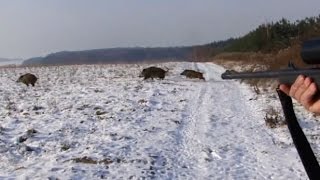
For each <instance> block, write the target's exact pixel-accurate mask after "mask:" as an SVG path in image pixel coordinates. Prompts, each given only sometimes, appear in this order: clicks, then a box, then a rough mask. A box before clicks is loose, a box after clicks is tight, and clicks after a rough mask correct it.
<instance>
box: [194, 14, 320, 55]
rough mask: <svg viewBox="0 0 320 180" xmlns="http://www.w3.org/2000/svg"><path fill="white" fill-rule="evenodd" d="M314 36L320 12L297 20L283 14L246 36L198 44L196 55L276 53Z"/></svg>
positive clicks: (319, 27)
mask: <svg viewBox="0 0 320 180" xmlns="http://www.w3.org/2000/svg"><path fill="white" fill-rule="evenodd" d="M314 37H320V15H319V16H317V17H307V18H305V19H303V20H296V21H295V22H290V21H289V20H287V19H285V18H282V19H281V20H279V21H277V22H270V23H266V24H262V25H260V26H259V27H257V28H256V29H255V30H253V31H251V32H249V33H248V34H246V35H244V36H243V37H238V38H230V39H228V40H225V41H217V42H213V43H210V44H205V45H202V46H196V47H194V50H193V56H194V57H195V58H206V57H213V56H215V55H217V54H219V53H222V52H262V53H272V52H277V51H279V50H280V49H284V48H287V47H289V46H291V45H292V44H295V43H301V42H302V41H304V40H307V39H311V38H314Z"/></svg>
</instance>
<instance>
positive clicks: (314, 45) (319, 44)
mask: <svg viewBox="0 0 320 180" xmlns="http://www.w3.org/2000/svg"><path fill="white" fill-rule="evenodd" d="M301 57H302V59H303V61H304V62H305V63H307V64H320V38H316V39H311V40H308V41H305V42H304V43H303V44H302V49H301Z"/></svg>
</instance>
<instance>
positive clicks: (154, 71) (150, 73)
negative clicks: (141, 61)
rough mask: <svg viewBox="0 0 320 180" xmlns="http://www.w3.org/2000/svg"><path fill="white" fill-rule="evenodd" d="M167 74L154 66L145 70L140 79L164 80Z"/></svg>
mask: <svg viewBox="0 0 320 180" xmlns="http://www.w3.org/2000/svg"><path fill="white" fill-rule="evenodd" d="M166 73H167V71H165V70H163V69H161V68H158V67H154V66H152V67H148V68H145V69H143V70H142V72H141V74H140V76H139V77H144V79H149V78H151V79H153V78H159V79H164V77H165V75H166Z"/></svg>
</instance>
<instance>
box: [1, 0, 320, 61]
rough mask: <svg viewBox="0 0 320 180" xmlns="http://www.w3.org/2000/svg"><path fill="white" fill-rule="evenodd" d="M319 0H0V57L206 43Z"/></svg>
mask: <svg viewBox="0 0 320 180" xmlns="http://www.w3.org/2000/svg"><path fill="white" fill-rule="evenodd" d="M319 7H320V1H319V0H307V1H301V0H281V1H279V0H268V1H266V0H67V1H66V0H0V57H6V58H23V59H27V58H31V57H36V56H45V55H47V54H49V53H53V52H58V51H64V50H67V51H74V50H88V49H99V48H114V47H137V46H139V47H163V46H188V45H198V44H206V43H210V42H213V41H218V40H225V39H228V38H230V37H239V36H242V35H244V34H246V33H247V32H249V31H251V30H253V29H255V28H256V27H257V26H259V25H260V24H262V23H266V22H271V21H277V20H279V19H281V18H283V17H284V18H287V19H289V20H292V21H293V20H297V19H303V18H305V17H310V16H318V15H319V14H320V9H319Z"/></svg>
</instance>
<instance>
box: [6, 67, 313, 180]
mask: <svg viewBox="0 0 320 180" xmlns="http://www.w3.org/2000/svg"><path fill="white" fill-rule="evenodd" d="M158 66H161V67H168V68H169V69H170V71H169V73H168V74H167V76H166V78H165V79H164V80H153V81H152V80H147V81H143V80H142V79H141V78H139V77H138V74H139V72H140V71H141V69H142V68H143V67H147V65H82V66H57V67H35V68H7V69H0V92H1V97H0V117H1V120H0V124H1V127H0V179H1V178H30V179H46V178H49V179H56V178H58V179H100V178H106V179H144V178H145V179H306V178H307V176H306V174H305V172H304V169H303V167H302V165H301V162H300V160H299V157H298V155H297V153H296V150H295V148H294V147H293V145H292V143H291V140H290V137H289V136H288V132H287V131H286V129H285V128H282V129H280V130H279V129H278V130H271V129H269V128H267V127H266V126H265V124H264V123H265V122H264V116H265V110H264V109H265V108H266V101H268V100H265V99H261V101H259V99H258V100H256V101H255V100H249V99H252V98H254V97H255V96H256V95H255V94H254V93H253V92H252V91H251V90H250V89H249V88H248V87H247V86H246V85H243V84H240V83H238V82H235V81H222V80H221V79H220V74H221V73H222V72H223V71H224V69H223V68H221V67H219V66H216V65H214V64H211V63H166V64H158ZM184 69H195V70H199V71H202V72H204V73H205V78H206V81H202V80H190V79H186V78H185V77H183V76H180V75H179V74H180V73H181V72H182V71H183V70H184ZM25 72H31V73H34V74H35V75H37V76H38V77H39V81H38V83H37V84H36V86H35V87H26V86H25V85H24V84H17V83H16V82H15V80H16V79H17V78H18V76H19V75H21V74H23V73H25ZM275 106H278V105H275ZM309 122H312V121H311V120H310V121H309ZM315 148H318V146H316V147H315Z"/></svg>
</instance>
